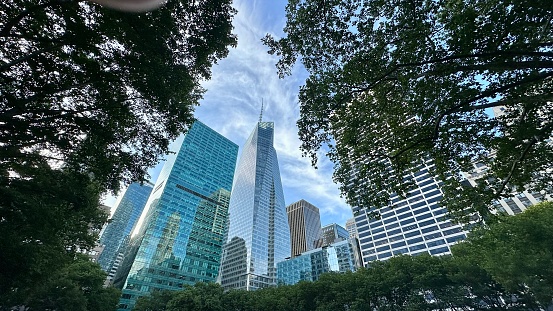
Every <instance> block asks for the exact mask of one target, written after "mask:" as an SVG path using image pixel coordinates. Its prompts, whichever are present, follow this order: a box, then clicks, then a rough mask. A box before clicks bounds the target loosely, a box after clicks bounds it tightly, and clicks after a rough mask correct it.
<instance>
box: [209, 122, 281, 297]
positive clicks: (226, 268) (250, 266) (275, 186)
mask: <svg viewBox="0 0 553 311" xmlns="http://www.w3.org/2000/svg"><path fill="white" fill-rule="evenodd" d="M273 138H274V124H273V122H259V123H257V126H256V127H255V129H254V131H253V132H252V134H251V135H250V137H249V138H248V140H247V141H246V144H245V145H244V147H243V149H242V154H241V156H240V160H239V162H238V166H237V168H236V173H235V176H234V184H233V188H232V195H231V198H230V206H229V227H228V232H227V244H226V246H225V247H224V251H223V258H222V260H221V261H222V263H221V269H220V272H219V282H220V283H221V285H222V286H223V287H225V288H237V289H246V290H255V289H259V288H264V287H270V286H275V285H276V263H277V262H279V261H282V260H284V259H285V258H286V257H289V256H290V231H289V229H288V219H287V216H286V210H285V205H284V194H283V192H282V185H281V181H280V171H279V167H278V159H277V154H276V151H275V148H274V147H273Z"/></svg>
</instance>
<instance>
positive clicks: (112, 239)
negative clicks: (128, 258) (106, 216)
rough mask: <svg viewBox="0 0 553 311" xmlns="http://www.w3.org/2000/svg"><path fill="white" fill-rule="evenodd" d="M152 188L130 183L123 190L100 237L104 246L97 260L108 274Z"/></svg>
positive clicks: (145, 184) (147, 183) (148, 185)
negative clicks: (123, 192)
mask: <svg viewBox="0 0 553 311" xmlns="http://www.w3.org/2000/svg"><path fill="white" fill-rule="evenodd" d="M153 186H154V185H152V184H151V183H149V182H146V183H144V184H143V185H140V184H138V183H132V184H130V185H129V187H128V188H127V190H125V194H124V195H123V197H122V198H121V201H119V204H117V207H116V209H115V212H114V213H113V217H111V219H110V222H109V224H108V225H107V226H106V229H105V230H104V233H103V234H102V236H101V237H100V244H101V245H104V250H103V251H102V253H101V254H100V257H99V258H98V263H99V264H100V266H101V267H102V269H103V270H104V271H106V272H110V270H111V269H112V268H113V265H114V263H115V260H116V258H117V255H118V253H119V252H120V251H121V250H120V247H121V245H123V242H124V241H125V238H126V237H127V236H128V235H129V234H130V233H131V230H132V229H133V227H134V225H135V224H136V222H137V221H138V217H140V214H142V211H143V210H144V206H146V202H147V201H148V197H149V196H150V193H151V192H152V189H153Z"/></svg>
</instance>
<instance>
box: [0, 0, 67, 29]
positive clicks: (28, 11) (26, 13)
mask: <svg viewBox="0 0 553 311" xmlns="http://www.w3.org/2000/svg"><path fill="white" fill-rule="evenodd" d="M68 2H70V1H69V0H52V1H49V2H45V3H43V4H38V5H35V6H32V7H30V8H28V9H25V10H23V11H21V13H19V14H18V15H17V16H16V17H14V18H12V19H11V20H10V21H9V22H7V23H6V25H5V26H4V28H2V30H0V37H6V36H7V35H8V34H9V33H10V31H11V30H12V28H13V27H15V26H16V25H17V24H19V22H21V20H23V19H24V18H25V17H27V16H29V15H31V14H32V13H34V12H35V11H38V10H40V9H44V8H47V7H49V6H53V5H60V4H63V3H68Z"/></svg>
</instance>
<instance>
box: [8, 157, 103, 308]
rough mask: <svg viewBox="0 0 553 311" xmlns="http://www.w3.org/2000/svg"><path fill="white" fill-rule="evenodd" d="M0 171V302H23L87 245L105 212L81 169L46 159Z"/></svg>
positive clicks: (95, 187) (94, 187) (94, 186)
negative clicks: (13, 170)
mask: <svg viewBox="0 0 553 311" xmlns="http://www.w3.org/2000/svg"><path fill="white" fill-rule="evenodd" d="M17 171H18V173H19V178H8V177H7V176H2V175H0V185H1V186H0V207H1V209H0V219H1V221H0V236H2V239H0V249H2V252H0V308H1V307H2V306H4V307H11V306H14V305H17V304H21V303H24V302H25V300H26V297H28V296H31V295H32V293H34V292H35V291H36V290H37V286H40V284H42V283H44V282H47V280H48V279H49V278H50V276H51V275H52V274H55V273H56V271H58V270H60V269H63V267H64V266H66V265H68V264H70V263H71V262H73V261H74V259H73V258H74V256H75V252H76V251H77V250H78V249H90V248H92V247H93V246H94V243H95V241H96V239H97V237H96V236H94V235H93V234H91V233H90V232H89V230H91V229H100V228H101V226H102V224H103V223H104V222H105V220H106V219H107V215H106V214H104V212H102V210H100V209H99V208H98V201H99V198H100V187H99V186H98V184H96V183H94V182H93V181H91V179H90V177H89V176H88V175H86V174H81V173H78V172H74V171H70V170H63V169H60V170H53V169H52V168H51V167H50V166H49V165H48V164H47V163H42V164H40V165H37V166H35V167H29V166H21V167H20V168H18V170H17Z"/></svg>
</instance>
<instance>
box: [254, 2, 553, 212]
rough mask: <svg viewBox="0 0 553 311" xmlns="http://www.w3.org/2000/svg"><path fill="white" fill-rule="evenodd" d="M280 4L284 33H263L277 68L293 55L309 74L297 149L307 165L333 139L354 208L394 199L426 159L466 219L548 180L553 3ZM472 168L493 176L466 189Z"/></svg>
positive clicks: (552, 154) (552, 153) (448, 200)
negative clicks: (492, 110)
mask: <svg viewBox="0 0 553 311" xmlns="http://www.w3.org/2000/svg"><path fill="white" fill-rule="evenodd" d="M286 10H287V24H286V26H285V28H284V31H285V33H286V37H284V38H281V39H278V40H277V39H275V38H274V37H272V36H271V35H267V36H266V37H265V38H264V39H263V40H264V42H265V44H267V45H268V46H269V48H270V51H269V52H270V53H272V54H277V55H279V56H280V60H279V62H278V64H277V68H278V71H279V73H280V75H285V74H289V73H290V72H291V71H290V69H291V66H293V65H294V63H295V62H296V61H297V60H300V61H301V62H302V63H303V65H304V66H305V68H306V69H307V71H308V72H309V74H310V75H309V77H308V79H307V80H306V82H305V85H304V86H303V87H302V88H301V90H300V95H299V101H300V105H301V108H300V111H301V118H300V120H299V121H298V126H299V135H300V138H301V140H302V141H303V144H302V150H303V152H304V154H305V155H309V156H311V157H312V159H313V163H314V164H315V163H316V161H317V152H318V151H319V150H320V148H321V146H323V145H328V150H329V151H328V156H329V157H330V159H331V160H332V161H334V163H335V174H334V178H335V180H336V181H338V182H339V183H340V184H341V191H342V193H343V194H344V195H345V197H346V199H347V201H348V203H350V204H352V205H354V206H360V207H364V208H367V209H370V208H377V209H378V208H381V207H383V206H386V205H388V204H389V203H390V195H391V194H394V193H397V194H399V195H401V196H404V195H406V194H407V193H408V191H409V189H411V188H412V187H413V186H415V185H416V180H415V178H414V176H413V173H415V172H416V171H417V170H418V168H417V167H420V166H419V165H420V164H423V163H424V162H425V161H427V160H429V159H431V160H433V163H434V164H435V166H434V173H435V174H436V175H437V176H439V177H440V178H441V179H442V180H443V181H444V182H445V185H444V187H443V189H444V191H445V196H444V197H445V199H444V200H443V202H442V203H444V204H445V205H446V206H447V207H448V208H449V210H450V212H451V213H452V215H453V216H455V217H457V218H458V219H459V220H462V221H466V220H467V217H465V216H466V215H468V214H471V213H472V212H478V213H479V214H480V215H481V216H482V217H483V218H486V217H488V216H490V213H489V210H488V206H490V202H491V201H492V200H494V199H496V198H499V197H501V196H508V195H509V194H510V193H511V191H512V190H513V188H516V189H517V190H521V189H523V188H526V187H529V188H531V189H534V190H536V189H537V190H544V189H552V188H553V187H552V185H553V178H552V176H553V175H551V172H550V169H551V163H552V160H553V145H552V144H551V143H547V142H548V140H549V139H550V137H551V136H552V132H553V123H552V120H553V104H552V103H553V96H552V92H551V91H552V88H553V70H552V69H553V31H552V29H553V28H552V27H553V23H552V20H551V16H552V15H553V3H551V2H550V1H545V2H544V1H537V0H528V1H513V0H485V1H480V0H478V1H477V0H445V1H431V0H415V1H403V0H394V1H384V0H330V1H329V0H324V1H323V0H290V1H289V4H288V6H287V9H286ZM490 108H496V109H499V110H503V111H502V115H501V116H500V117H497V118H493V117H491V116H490V114H489V110H490ZM499 110H498V111H499ZM475 162H479V163H481V164H483V165H485V166H487V167H488V170H487V171H486V172H485V174H484V176H483V177H482V178H481V179H480V182H479V184H478V185H477V186H476V187H475V188H467V187H464V186H463V185H462V183H461V181H462V179H463V177H462V174H461V172H463V171H464V172H468V171H471V170H472V169H473V166H472V165H473V163H475Z"/></svg>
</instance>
